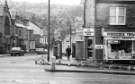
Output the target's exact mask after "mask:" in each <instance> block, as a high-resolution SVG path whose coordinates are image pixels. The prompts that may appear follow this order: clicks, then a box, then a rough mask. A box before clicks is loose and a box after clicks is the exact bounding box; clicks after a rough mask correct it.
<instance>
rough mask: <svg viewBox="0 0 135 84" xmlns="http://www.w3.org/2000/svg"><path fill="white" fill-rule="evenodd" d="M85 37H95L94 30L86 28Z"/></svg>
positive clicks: (84, 30)
mask: <svg viewBox="0 0 135 84" xmlns="http://www.w3.org/2000/svg"><path fill="white" fill-rule="evenodd" d="M83 35H84V36H94V28H84V29H83Z"/></svg>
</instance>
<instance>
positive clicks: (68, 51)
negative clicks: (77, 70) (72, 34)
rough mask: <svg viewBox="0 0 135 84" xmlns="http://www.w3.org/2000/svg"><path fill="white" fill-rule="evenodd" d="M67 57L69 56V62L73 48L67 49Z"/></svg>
mask: <svg viewBox="0 0 135 84" xmlns="http://www.w3.org/2000/svg"><path fill="white" fill-rule="evenodd" d="M66 55H67V58H68V60H69V59H70V55H71V48H70V47H69V46H68V47H67V49H66Z"/></svg>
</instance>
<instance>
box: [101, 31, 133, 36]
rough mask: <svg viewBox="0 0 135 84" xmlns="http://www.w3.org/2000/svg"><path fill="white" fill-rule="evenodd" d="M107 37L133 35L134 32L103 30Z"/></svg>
mask: <svg viewBox="0 0 135 84" xmlns="http://www.w3.org/2000/svg"><path fill="white" fill-rule="evenodd" d="M103 36H107V37H135V32H104V33H103Z"/></svg>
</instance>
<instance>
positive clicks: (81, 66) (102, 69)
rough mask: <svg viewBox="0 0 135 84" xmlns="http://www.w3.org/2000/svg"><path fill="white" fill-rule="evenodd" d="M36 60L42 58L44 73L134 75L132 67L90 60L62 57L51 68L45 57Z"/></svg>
mask: <svg viewBox="0 0 135 84" xmlns="http://www.w3.org/2000/svg"><path fill="white" fill-rule="evenodd" d="M27 55H29V54H27ZM5 56H9V55H8V54H0V57H5ZM38 58H39V59H42V58H44V60H40V64H42V65H43V64H44V65H46V66H48V67H46V68H45V71H49V72H75V73H76V72H77V73H105V74H121V75H135V68H134V67H121V68H118V67H119V66H115V65H110V66H108V65H104V66H99V65H97V64H94V63H93V62H92V61H91V60H87V61H78V60H76V59H74V58H72V59H70V61H69V60H67V58H66V57H64V56H63V58H62V60H56V63H55V66H52V63H51V62H50V63H48V62H47V60H46V56H43V55H41V57H38ZM39 59H38V60H39ZM44 62H45V63H44ZM114 67H117V68H114Z"/></svg>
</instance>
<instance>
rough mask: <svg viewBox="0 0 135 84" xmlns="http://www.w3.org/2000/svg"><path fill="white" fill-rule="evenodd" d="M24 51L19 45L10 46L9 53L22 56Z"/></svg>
mask: <svg viewBox="0 0 135 84" xmlns="http://www.w3.org/2000/svg"><path fill="white" fill-rule="evenodd" d="M24 53H25V51H24V50H22V49H21V47H12V48H11V50H10V55H11V56H16V55H18V56H22V55H24Z"/></svg>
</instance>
